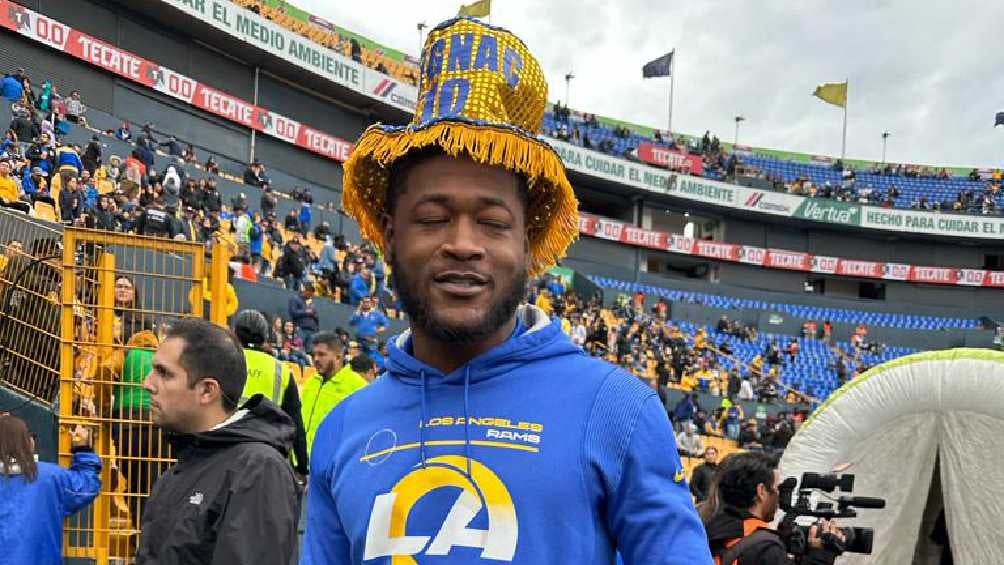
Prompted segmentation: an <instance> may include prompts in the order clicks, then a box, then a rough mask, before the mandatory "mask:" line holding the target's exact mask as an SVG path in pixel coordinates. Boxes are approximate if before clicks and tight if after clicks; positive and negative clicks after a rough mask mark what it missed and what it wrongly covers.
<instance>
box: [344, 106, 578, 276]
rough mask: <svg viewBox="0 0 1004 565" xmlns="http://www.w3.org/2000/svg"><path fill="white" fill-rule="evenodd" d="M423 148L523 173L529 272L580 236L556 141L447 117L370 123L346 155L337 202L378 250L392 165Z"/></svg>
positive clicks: (575, 207) (556, 257)
mask: <svg viewBox="0 0 1004 565" xmlns="http://www.w3.org/2000/svg"><path fill="white" fill-rule="evenodd" d="M427 147H438V148H439V149H441V150H442V151H443V152H444V153H445V154H447V155H450V156H451V157H467V158H469V159H471V160H473V161H474V162H476V163H481V164H485V165H492V166H498V167H502V168H504V169H506V170H509V171H512V172H514V173H517V174H520V175H522V176H523V177H525V178H526V180H527V187H528V193H527V210H528V211H529V212H528V217H527V235H528V239H529V243H530V264H529V266H528V268H527V271H528V272H529V274H530V275H531V276H536V275H539V274H540V273H542V272H544V271H545V270H546V269H547V268H548V267H550V266H551V265H553V264H555V263H556V262H557V261H558V260H559V259H561V258H562V257H564V255H565V251H566V250H567V249H568V246H569V245H571V243H572V242H573V241H574V240H575V239H576V238H577V237H578V233H579V211H578V207H579V204H578V200H577V199H576V198H575V192H574V191H573V190H572V185H571V184H570V183H569V182H568V177H567V176H566V175H565V166H564V164H563V163H562V162H561V157H559V156H558V153H557V152H556V151H555V150H554V148H552V147H551V146H550V145H548V144H547V143H546V142H544V141H542V140H540V139H537V138H536V137H534V136H533V135H532V134H530V133H529V132H526V131H524V130H522V129H520V128H517V127H513V126H509V125H501V124H491V123H483V122H475V121H473V120H465V119H462V118H448V119H445V118H444V119H439V120H434V121H432V122H428V123H425V124H422V125H420V126H383V125H379V124H378V125H373V126H370V127H369V128H367V129H366V131H364V132H363V135H362V137H360V139H359V141H358V143H357V144H356V147H355V148H354V149H353V151H352V154H351V155H349V158H348V160H347V161H346V162H345V179H344V183H343V191H342V207H343V208H344V209H345V211H346V212H348V213H349V214H350V215H351V216H352V217H354V218H355V219H356V221H357V222H359V229H360V232H361V233H362V235H363V237H365V238H366V239H368V240H370V241H372V242H373V243H374V244H375V245H376V246H377V247H379V248H380V249H381V250H383V249H384V240H383V227H382V217H383V215H384V213H385V202H386V196H387V188H388V186H389V184H390V171H391V167H392V166H393V164H394V163H395V162H396V161H398V160H400V159H402V158H404V157H405V156H407V155H408V154H409V153H410V152H412V151H415V150H418V149H423V148H427Z"/></svg>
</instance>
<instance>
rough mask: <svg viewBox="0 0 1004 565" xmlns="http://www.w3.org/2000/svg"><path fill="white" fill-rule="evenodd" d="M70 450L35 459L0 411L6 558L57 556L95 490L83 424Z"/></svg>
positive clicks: (20, 423)
mask: <svg viewBox="0 0 1004 565" xmlns="http://www.w3.org/2000/svg"><path fill="white" fill-rule="evenodd" d="M4 80H6V78H5V79H4ZM70 452H71V454H72V455H71V463H70V468H69V469H64V468H62V467H60V466H59V465H56V464H53V463H48V462H45V461H37V460H36V459H35V440H34V438H33V437H32V434H31V432H30V431H29V429H28V426H27V424H25V422H24V420H22V419H21V418H18V417H17V416H13V415H11V414H8V413H0V516H3V517H4V518H3V520H2V521H0V537H2V539H3V540H4V547H3V554H4V561H5V562H6V563H12V564H13V563H34V564H38V565H58V564H60V563H62V562H63V557H62V554H63V551H62V550H63V548H62V540H63V521H64V520H65V519H66V518H68V517H69V516H72V515H73V514H76V513H77V512H79V511H80V510H82V509H84V508H85V507H87V505H89V504H90V503H91V502H92V501H93V500H94V499H95V498H97V496H98V494H99V492H100V491H101V458H100V457H98V456H97V455H96V454H95V453H94V449H93V448H92V447H91V433H90V429H89V428H85V427H83V426H81V425H79V424H78V425H77V426H76V427H75V428H74V430H73V433H72V435H71V439H70Z"/></svg>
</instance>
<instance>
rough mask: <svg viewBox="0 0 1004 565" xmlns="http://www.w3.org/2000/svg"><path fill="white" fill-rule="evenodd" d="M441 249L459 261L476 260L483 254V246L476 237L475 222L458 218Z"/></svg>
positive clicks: (481, 257)
mask: <svg viewBox="0 0 1004 565" xmlns="http://www.w3.org/2000/svg"><path fill="white" fill-rule="evenodd" d="M443 251H444V252H445V253H446V254H447V255H450V256H451V257H453V258H454V259H457V260H459V261H477V260H479V259H483V258H484V256H485V247H484V245H483V244H482V243H481V241H480V238H479V237H478V228H477V222H475V221H474V220H473V219H470V218H460V219H458V220H457V221H456V222H454V223H453V226H452V229H451V230H450V234H449V237H448V239H447V241H446V242H445V243H444V244H443Z"/></svg>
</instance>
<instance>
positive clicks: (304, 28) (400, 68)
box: [237, 0, 418, 86]
mask: <svg viewBox="0 0 1004 565" xmlns="http://www.w3.org/2000/svg"><path fill="white" fill-rule="evenodd" d="M237 4H239V5H241V6H243V7H244V8H246V9H247V10H250V11H251V12H254V13H256V14H259V15H261V16H264V17H265V18H267V19H269V20H272V21H274V22H276V23H277V24H279V25H281V26H282V27H285V28H286V29H289V30H290V31H293V32H295V33H298V34H300V35H302V36H303V37H306V38H308V39H310V40H312V41H314V42H315V43H318V44H319V45H323V46H325V47H327V48H329V49H333V50H334V51H337V52H339V53H341V54H342V55H344V56H346V57H348V58H350V59H352V60H353V61H355V62H357V63H359V64H362V65H366V66H367V67H369V68H371V69H373V70H375V71H377V72H381V73H384V74H386V75H390V76H392V77H394V78H396V79H398V80H401V81H404V82H406V83H408V84H411V85H412V86H418V79H417V78H416V77H418V64H417V63H415V62H412V61H409V60H404V61H398V60H395V59H394V58H392V57H390V56H388V55H387V54H386V53H384V51H383V49H381V48H379V47H374V48H366V47H363V45H362V43H360V41H359V39H358V38H357V37H355V36H354V35H351V34H349V33H346V32H345V31H344V30H342V29H340V28H337V27H336V26H334V25H332V24H331V23H330V22H327V21H326V20H323V19H321V18H318V17H316V16H311V17H310V18H309V19H303V18H298V17H296V16H294V15H293V14H291V13H290V11H289V10H288V9H287V6H286V2H279V3H278V4H277V5H274V6H273V5H269V3H267V2H264V1H262V0H237Z"/></svg>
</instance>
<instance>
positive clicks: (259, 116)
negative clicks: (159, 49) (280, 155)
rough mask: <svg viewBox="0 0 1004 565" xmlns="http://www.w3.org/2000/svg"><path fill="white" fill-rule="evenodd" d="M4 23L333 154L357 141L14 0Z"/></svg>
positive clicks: (342, 154) (6, 5)
mask: <svg viewBox="0 0 1004 565" xmlns="http://www.w3.org/2000/svg"><path fill="white" fill-rule="evenodd" d="M0 27H5V28H7V29H9V30H11V31H14V32H17V33H19V34H21V35H23V36H25V37H27V38H29V39H33V40H35V41H38V42H39V43H44V44H45V45H48V46H49V47H52V48H53V49H57V50H59V51H62V52H63V53H66V54H67V55H71V56H73V57H76V58H77V59H81V60H83V61H85V62H87V63H90V64H92V65H94V66H96V67H99V68H101V69H104V70H106V71H108V72H111V73H114V74H116V75H118V76H120V77H123V78H125V79H128V80H130V81H133V82H136V83H138V84H142V85H143V86H146V87H149V88H152V89H154V90H157V91H158V92H161V93H163V94H167V95H168V96H171V97H173V98H176V99H178V100H181V101H183V102H185V103H186V104H189V105H191V106H194V107H196V108H199V109H201V110H205V111H206V112H209V113H211V114H215V115H217V116H220V117H222V118H226V119H227V120H230V121H232V122H235V123H238V124H240V125H242V126H244V127H247V128H250V129H253V130H256V131H260V132H262V133H265V134H268V135H271V136H273V137H276V138H278V139H281V140H283V141H285V142H287V143H291V144H293V145H296V146H298V147H302V148H304V149H307V150H310V151H313V152H315V153H319V154H321V155H323V156H325V157H328V158H330V159H335V160H337V161H344V160H346V159H347V158H348V156H349V152H350V151H351V150H352V144H351V143H350V142H348V141H346V140H344V139H341V138H339V137H336V136H333V135H330V134H327V133H325V132H323V131H320V130H317V129H314V128H312V127H310V126H308V125H306V124H303V123H301V122H298V121H296V120H293V119H291V118H287V117H285V116H282V115H280V114H277V113H275V112H272V111H270V110H268V109H266V108H262V107H261V106H256V105H254V104H252V103H250V102H248V101H246V100H242V99H241V98H238V97H236V96H231V95H230V94H227V93H226V92H223V91H220V90H216V89H215V88H212V87H210V86H208V85H206V84H203V83H201V82H199V81H197V80H194V79H191V78H189V77H187V76H185V75H183V74H181V73H178V72H176V71H174V70H172V69H169V68H167V67H162V66H160V65H158V64H156V63H154V62H152V61H148V60H146V59H144V58H142V57H140V56H138V55H135V54H133V53H130V52H129V51H125V50H123V49H119V48H118V47H115V46H114V45H110V44H108V43H105V42H103V41H101V40H99V39H97V38H95V37H91V36H90V35H87V34H85V33H82V32H80V31H78V30H75V29H73V28H71V27H69V26H67V25H65V24H62V23H60V22H58V21H56V20H53V19H51V18H49V17H47V16H43V15H42V14H39V13H36V12H33V11H31V10H29V9H27V8H25V7H23V6H20V5H18V4H14V3H13V2H10V1H9V0H0Z"/></svg>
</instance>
